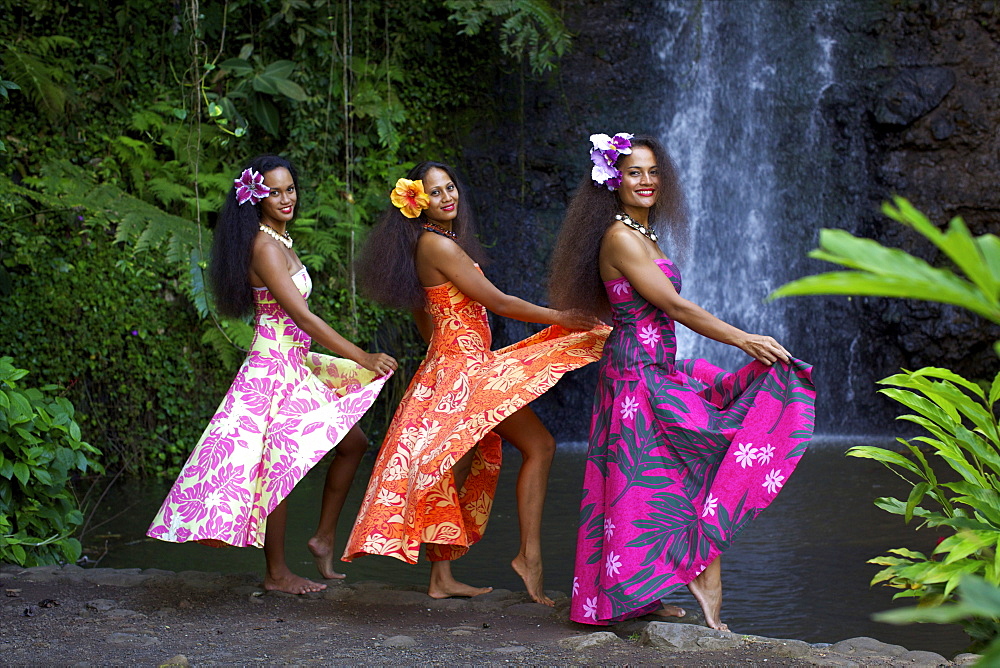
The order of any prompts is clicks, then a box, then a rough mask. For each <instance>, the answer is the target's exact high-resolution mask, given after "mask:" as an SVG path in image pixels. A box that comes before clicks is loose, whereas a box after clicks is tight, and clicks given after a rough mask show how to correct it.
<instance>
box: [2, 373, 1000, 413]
mask: <svg viewBox="0 0 1000 668" xmlns="http://www.w3.org/2000/svg"><path fill="white" fill-rule="evenodd" d="M2 394H3V392H0V395H2ZM998 399H1000V373H998V374H997V375H996V376H994V377H993V384H992V385H991V386H990V399H989V402H990V408H991V409H992V408H993V404H995V403H996V402H997V400H998Z"/></svg>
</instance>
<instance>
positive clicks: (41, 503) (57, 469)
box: [0, 357, 103, 566]
mask: <svg viewBox="0 0 1000 668" xmlns="http://www.w3.org/2000/svg"><path fill="white" fill-rule="evenodd" d="M12 361H13V360H12V358H10V357H0V561H6V562H12V563H16V564H20V565H21V566H39V565H42V564H56V563H59V562H61V561H68V562H74V561H76V560H77V559H79V558H80V551H81V546H80V541H79V540H77V539H76V538H73V537H72V536H73V533H74V532H75V531H76V529H77V528H78V527H79V526H80V525H81V524H82V523H83V514H82V513H81V512H80V509H79V508H78V507H77V503H76V499H75V498H74V496H73V494H72V492H71V490H70V484H71V481H72V478H73V477H74V476H76V475H81V474H86V473H103V468H102V467H101V465H100V464H98V463H97V460H96V457H97V456H99V455H100V454H101V452H100V450H98V449H97V448H95V447H94V446H92V445H90V444H89V443H85V442H84V441H82V440H81V438H82V437H81V433H80V425H78V424H77V423H76V420H75V419H74V409H73V404H72V403H71V402H70V401H68V400H67V399H66V398H64V397H61V396H55V390H57V389H59V388H58V387H56V386H54V385H46V386H44V387H41V388H34V387H19V386H18V381H19V380H21V379H22V378H24V376H26V375H27V374H28V372H27V371H26V370H24V369H18V368H15V367H14V365H13V364H12Z"/></svg>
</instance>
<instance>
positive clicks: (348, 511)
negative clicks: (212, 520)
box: [85, 439, 967, 656]
mask: <svg viewBox="0 0 1000 668" xmlns="http://www.w3.org/2000/svg"><path fill="white" fill-rule="evenodd" d="M855 443H856V441H855ZM844 450H845V446H844V444H843V443H841V442H839V441H837V440H835V439H827V440H826V441H825V442H824V441H823V440H820V441H818V442H817V443H816V444H815V445H814V447H812V448H811V449H810V451H809V452H808V453H807V455H806V456H805V457H804V458H803V459H802V462H801V463H800V464H799V467H798V469H797V470H796V472H795V474H794V475H793V476H792V477H791V479H790V480H789V481H788V483H787V484H786V485H785V488H784V489H783V491H782V492H781V494H780V495H779V496H778V498H777V500H776V501H775V502H774V503H773V504H772V505H771V506H770V507H769V508H768V509H767V510H766V511H765V512H764V513H763V514H762V515H761V516H760V517H759V518H757V520H756V521H754V522H753V523H752V524H751V525H750V526H749V527H748V528H746V529H745V530H744V531H743V532H742V533H741V534H740V536H739V538H737V539H736V541H735V543H734V544H733V546H732V548H731V549H730V550H729V551H728V552H727V553H726V554H725V555H724V556H723V559H722V571H723V596H724V603H723V611H722V612H723V615H722V616H723V619H724V620H725V621H726V622H727V623H728V624H729V626H730V628H731V629H733V630H735V631H738V632H741V633H749V634H758V635H764V636H770V637H779V638H798V639H801V640H805V641H807V642H836V641H838V640H843V639H845V638H850V637H855V636H872V637H875V638H878V639H879V640H883V641H885V642H891V643H898V644H900V645H903V646H905V647H907V648H910V649H923V650H930V651H935V652H939V653H941V654H944V655H945V656H951V655H953V654H955V653H956V652H959V651H961V650H962V649H963V648H964V647H965V645H966V642H967V640H966V636H965V634H964V633H962V631H961V629H959V627H957V626H939V625H927V624H925V625H911V626H890V625H886V624H879V623H876V622H873V621H872V620H871V619H870V615H871V614H872V613H873V612H877V611H880V610H886V609H889V608H892V607H896V606H897V605H907V604H908V603H906V602H900V603H895V602H893V601H892V600H891V598H892V594H893V593H894V590H890V589H887V588H885V587H875V588H870V587H869V586H868V583H869V581H870V580H871V578H872V576H873V575H874V574H875V572H876V570H877V567H876V566H873V565H871V564H867V563H865V562H866V560H868V559H870V558H872V557H874V556H877V555H880V554H884V553H885V551H886V550H887V549H889V548H893V547H910V548H913V549H918V550H929V549H932V547H933V545H934V542H935V539H936V535H935V534H933V533H931V530H921V531H914V528H913V526H912V525H911V526H906V525H904V524H903V522H902V519H901V518H899V517H896V516H893V515H889V514H888V513H885V512H883V511H881V510H879V509H877V508H875V506H874V505H872V500H873V499H874V498H875V497H878V496H904V498H905V495H906V494H907V493H908V489H907V488H906V486H905V483H903V482H902V481H900V480H899V479H898V478H897V477H896V476H894V475H893V474H891V473H889V472H888V471H886V470H885V469H884V468H883V467H882V466H881V465H879V464H877V463H875V462H871V461H868V460H862V459H854V458H849V457H845V456H844ZM584 452H585V447H584V445H583V444H579V443H567V444H561V445H560V446H559V448H558V451H557V455H556V462H555V464H554V466H553V468H552V476H551V479H550V484H549V495H548V498H547V501H546V509H545V519H544V524H543V530H544V533H543V550H544V558H545V568H546V571H545V583H546V587H547V588H548V589H555V590H560V591H563V592H568V591H569V588H570V583H571V582H572V576H573V558H574V551H575V546H576V518H577V513H578V510H579V502H580V483H581V480H582V477H583V464H584ZM372 462H373V459H372V458H368V459H366V460H365V462H364V463H363V464H362V468H361V470H359V472H358V478H357V480H356V483H355V485H354V487H353V488H352V490H351V494H350V496H349V497H348V500H347V504H346V506H345V511H344V515H343V516H342V517H341V524H340V526H341V530H342V532H341V534H340V535H338V540H337V548H338V549H339V550H342V549H343V544H344V541H345V540H346V537H347V536H346V531H347V528H348V527H349V526H350V522H351V521H352V520H353V514H354V513H355V512H356V511H357V509H358V507H359V506H360V504H361V496H362V494H363V492H364V483H363V481H366V480H367V478H368V474H369V473H370V471H371V466H372ZM504 462H505V463H504V467H503V470H502V473H501V476H500V485H499V490H498V494H497V499H496V502H495V505H494V510H493V514H492V517H491V519H490V524H489V528H488V530H487V532H486V536H485V537H484V538H483V540H482V541H480V543H479V544H477V545H475V546H473V548H472V549H471V550H470V552H469V554H468V555H466V556H465V557H463V558H462V559H460V560H458V561H456V562H455V566H454V570H455V574H456V576H457V577H458V578H459V579H461V580H463V581H465V582H468V583H469V584H474V585H481V586H485V585H490V586H493V587H504V588H508V589H514V590H523V589H524V586H523V584H522V583H521V582H520V580H519V579H518V577H517V576H516V575H515V574H514V572H513V571H512V570H511V569H510V566H509V563H510V560H511V559H512V558H513V557H514V555H515V554H516V553H517V549H518V534H517V517H516V510H515V500H514V481H515V478H516V475H517V467H518V464H519V462H520V455H519V454H518V453H517V451H516V450H513V449H510V448H508V447H505V448H504ZM324 471H325V467H324V466H322V465H321V466H320V467H317V469H316V470H314V471H313V472H312V473H311V474H310V475H308V476H307V477H306V478H305V480H303V481H302V483H301V484H300V485H299V486H298V487H297V488H296V490H295V491H294V493H293V494H292V496H291V497H290V499H289V526H288V538H287V552H288V560H289V563H290V564H292V566H293V568H295V569H296V570H297V571H298V572H299V573H300V574H303V575H307V576H308V575H311V574H314V571H313V570H312V561H311V557H310V555H309V552H308V551H307V550H306V547H305V543H306V540H307V539H308V538H309V537H310V536H311V535H312V534H311V532H312V530H313V529H314V527H315V523H316V520H317V518H318V508H319V496H320V490H321V487H322V482H323V480H322V475H323V472H324ZM168 488H169V483H167V482H150V481H135V482H127V483H117V484H116V485H115V486H113V487H112V488H111V490H110V491H109V493H108V494H107V495H106V496H105V498H104V499H103V501H102V502H101V506H100V508H98V509H97V512H96V513H95V516H94V519H93V520H92V523H93V524H96V523H98V522H102V521H104V519H102V518H105V519H107V518H112V517H113V518H114V519H110V521H108V522H106V523H105V524H103V525H102V526H100V527H99V528H97V529H96V530H94V531H92V532H90V533H89V534H88V536H87V537H85V547H86V548H87V550H88V552H90V553H91V554H92V555H94V556H95V557H97V556H100V555H101V554H102V553H103V554H104V556H103V557H102V558H101V559H100V565H101V566H105V567H112V568H132V567H141V568H154V567H155V568H164V569H169V570H188V569H195V570H206V571H221V572H245V571H257V572H260V573H263V567H264V557H263V553H262V551H261V550H257V549H254V548H244V549H235V548H232V549H213V548H209V547H204V546H201V545H194V544H185V545H177V544H172V543H164V542H160V541H156V540H152V539H147V538H145V536H144V533H145V530H146V527H147V525H148V524H149V522H150V520H151V519H152V517H153V515H154V514H155V512H156V510H157V509H158V507H159V504H160V502H161V501H162V500H163V497H164V496H165V495H166V492H167V489H168ZM341 567H342V568H341V569H340V570H342V572H346V573H347V575H348V578H349V579H350V580H352V581H359V580H381V581H384V582H390V583H395V584H423V583H425V582H426V581H427V576H428V573H429V567H428V565H427V563H426V562H423V563H420V564H418V565H408V564H404V563H401V562H399V561H397V560H395V559H391V558H388V557H363V558H361V559H358V560H356V561H354V562H353V563H351V564H346V563H341ZM672 601H673V602H676V603H677V604H679V605H682V606H685V607H689V608H694V609H697V604H696V603H695V602H694V599H693V598H691V596H690V594H688V593H687V590H683V591H682V592H678V595H677V596H676V597H675V598H674V599H672Z"/></svg>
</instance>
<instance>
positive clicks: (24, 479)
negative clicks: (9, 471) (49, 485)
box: [14, 462, 31, 485]
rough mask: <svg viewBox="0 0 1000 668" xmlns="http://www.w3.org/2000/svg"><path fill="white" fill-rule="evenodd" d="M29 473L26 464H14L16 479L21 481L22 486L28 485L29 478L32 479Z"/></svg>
mask: <svg viewBox="0 0 1000 668" xmlns="http://www.w3.org/2000/svg"><path fill="white" fill-rule="evenodd" d="M30 475H31V474H30V473H29V472H28V466H27V465H26V464H25V463H24V462H17V463H16V464H14V477H15V478H17V479H18V480H20V481H21V484H22V485H27V484H28V478H29V477H30Z"/></svg>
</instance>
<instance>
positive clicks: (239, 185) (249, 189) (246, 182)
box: [233, 167, 271, 206]
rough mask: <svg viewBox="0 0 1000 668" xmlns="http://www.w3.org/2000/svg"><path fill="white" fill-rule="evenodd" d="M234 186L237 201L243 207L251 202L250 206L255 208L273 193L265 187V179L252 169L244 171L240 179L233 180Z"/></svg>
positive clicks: (248, 168)
mask: <svg viewBox="0 0 1000 668" xmlns="http://www.w3.org/2000/svg"><path fill="white" fill-rule="evenodd" d="M233 185H234V186H235V187H236V201H237V202H238V203H239V204H241V205H242V204H243V203H245V202H250V206H254V205H255V204H257V202H259V201H261V200H262V199H264V198H265V197H267V195H268V193H270V192H271V189H270V188H268V187H267V186H265V185H264V177H263V176H262V175H261V174H260V173H259V172H255V171H254V170H253V169H251V168H250V167H247V168H246V169H244V170H243V173H242V174H240V178H238V179H234V180H233Z"/></svg>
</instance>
